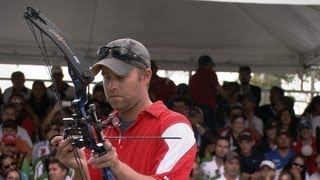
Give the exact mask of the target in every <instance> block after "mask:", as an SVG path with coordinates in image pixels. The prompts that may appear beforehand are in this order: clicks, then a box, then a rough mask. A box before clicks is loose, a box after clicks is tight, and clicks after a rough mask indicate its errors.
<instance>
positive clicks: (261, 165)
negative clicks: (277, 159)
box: [260, 160, 276, 170]
mask: <svg viewBox="0 0 320 180" xmlns="http://www.w3.org/2000/svg"><path fill="white" fill-rule="evenodd" d="M263 166H268V167H269V168H271V169H274V170H276V165H275V164H274V163H273V162H272V161H269V160H263V161H262V162H261V163H260V168H262V167H263Z"/></svg>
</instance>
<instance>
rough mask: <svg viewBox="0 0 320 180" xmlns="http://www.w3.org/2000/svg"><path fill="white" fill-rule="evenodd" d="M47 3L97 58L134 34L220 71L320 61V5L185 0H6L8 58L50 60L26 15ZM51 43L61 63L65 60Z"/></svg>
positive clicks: (1, 41)
mask: <svg viewBox="0 0 320 180" xmlns="http://www.w3.org/2000/svg"><path fill="white" fill-rule="evenodd" d="M28 5H31V6H34V7H36V8H38V9H40V10H41V11H42V12H43V13H44V14H45V15H46V16H47V17H48V18H49V19H50V20H51V21H53V22H54V23H55V24H56V25H57V26H58V27H59V28H60V29H61V30H62V31H63V32H65V34H66V35H67V36H68V37H69V39H70V40H71V41H72V42H73V43H74V44H75V45H76V46H77V47H78V48H79V49H81V52H82V54H83V55H84V56H85V58H86V59H87V60H88V61H89V62H90V64H92V63H93V62H94V60H95V53H96V49H97V48H98V47H99V46H101V45H103V44H105V43H106V42H108V41H111V40H114V39H117V38H121V37H132V38H134V39H137V40H139V41H141V42H142V43H144V44H145V45H146V46H147V48H148V49H149V50H150V54H151V57H152V59H154V60H156V61H157V62H158V65H159V67H160V68H161V69H167V70H195V69H196V64H197V63H196V62H197V58H198V57H199V56H200V55H203V54H208V55H210V56H212V58H213V59H214V61H215V63H216V69H217V70H218V71H237V68H238V66H239V65H250V66H251V67H252V69H253V71H254V72H272V73H279V72H280V73H301V72H302V70H303V69H304V68H306V67H310V66H311V65H312V66H313V65H315V66H317V65H320V60H319V59H320V58H319V54H320V49H319V45H320V6H318V5H299V6H298V5H270V4H245V3H228V2H211V1H182V0H161V1H160V0H158V1H155V0H154V1H150V0H130V1H125V0H108V1H105V0H85V1H79V0H68V1H65V0H54V1H41V0H38V1H36V0H34V1H21V0H10V1H3V2H1V6H0V22H1V28H0V64H1V63H10V64H43V63H42V60H41V58H40V55H39V49H38V48H37V45H36V43H35V40H34V37H33V36H32V34H31V31H30V29H29V27H28V25H27V23H26V21H25V20H24V19H23V15H22V14H23V12H24V10H25V8H26V7H27V6H28ZM58 51H59V50H58V49H55V48H52V47H50V46H49V47H48V54H49V56H50V57H51V60H52V63H53V64H56V63H57V64H62V65H63V64H65V62H64V60H63V58H62V56H61V55H60V54H59V53H58Z"/></svg>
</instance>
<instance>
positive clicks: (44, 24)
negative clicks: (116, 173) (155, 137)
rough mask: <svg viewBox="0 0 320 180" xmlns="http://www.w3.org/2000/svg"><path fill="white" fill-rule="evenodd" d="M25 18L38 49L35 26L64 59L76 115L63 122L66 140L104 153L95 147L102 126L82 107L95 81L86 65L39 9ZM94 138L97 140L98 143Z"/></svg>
mask: <svg viewBox="0 0 320 180" xmlns="http://www.w3.org/2000/svg"><path fill="white" fill-rule="evenodd" d="M24 18H25V19H26V20H27V22H28V24H29V26H30V29H31V30H32V32H33V33H34V36H35V39H36V40H37V43H38V46H39V48H40V49H41V47H40V45H39V42H38V39H37V37H36V35H35V30H34V28H33V27H34V26H35V27H36V28H37V29H38V30H39V31H40V33H41V35H42V34H45V35H46V36H47V37H49V39H51V41H53V42H54V43H55V44H56V46H57V47H58V48H59V49H60V50H61V52H62V53H63V54H64V56H65V60H66V62H67V65H68V70H69V75H70V77H71V79H72V82H73V84H74V88H75V98H74V100H73V102H72V106H73V108H74V110H75V114H73V115H72V117H70V118H64V119H63V120H64V123H65V135H66V137H70V138H71V139H72V140H73V142H72V144H73V146H74V147H75V148H82V147H86V148H89V149H91V150H93V151H95V152H97V153H99V154H102V153H104V152H105V149H104V148H103V146H101V145H98V144H101V143H102V142H104V137H103V135H102V134H101V130H102V128H103V125H102V123H101V122H100V120H99V119H98V118H97V117H96V115H95V107H94V105H90V108H89V109H88V110H87V109H86V106H85V105H86V103H87V100H88V97H87V86H88V84H90V82H92V81H93V80H94V76H93V75H92V73H91V70H90V67H89V65H88V64H87V62H86V61H85V60H84V58H83V57H82V56H80V53H79V52H78V50H77V49H76V48H75V47H74V46H73V44H72V43H71V41H70V40H69V39H68V38H67V37H66V36H65V35H64V34H63V32H62V31H61V30H60V29H59V28H58V27H57V26H55V25H54V24H53V23H52V22H51V21H50V20H49V19H48V18H47V17H46V16H44V15H43V13H41V12H40V11H39V10H38V9H35V8H33V7H27V8H26V10H25V12H24ZM42 44H43V46H45V43H44V41H42ZM41 51H42V57H43V59H44V61H46V56H47V53H46V49H45V48H44V50H42V49H41ZM94 132H95V133H94ZM94 134H95V135H96V136H97V142H96V138H95V136H94ZM102 171H103V175H104V177H105V178H106V179H108V180H113V179H114V178H113V176H112V174H111V171H110V169H109V168H103V169H102Z"/></svg>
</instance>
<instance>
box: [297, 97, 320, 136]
mask: <svg viewBox="0 0 320 180" xmlns="http://www.w3.org/2000/svg"><path fill="white" fill-rule="evenodd" d="M301 119H306V120H307V121H309V122H311V124H312V133H313V135H314V136H316V129H317V127H320V96H315V97H313V98H312V100H311V102H310V103H309V104H308V106H307V107H306V109H305V110H304V112H303V113H302V117H301Z"/></svg>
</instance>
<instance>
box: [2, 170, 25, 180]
mask: <svg viewBox="0 0 320 180" xmlns="http://www.w3.org/2000/svg"><path fill="white" fill-rule="evenodd" d="M4 179H6V180H21V179H22V177H21V175H20V172H19V171H18V170H17V169H11V170H9V171H8V172H7V173H6V174H5V176H4Z"/></svg>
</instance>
